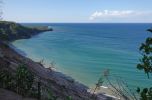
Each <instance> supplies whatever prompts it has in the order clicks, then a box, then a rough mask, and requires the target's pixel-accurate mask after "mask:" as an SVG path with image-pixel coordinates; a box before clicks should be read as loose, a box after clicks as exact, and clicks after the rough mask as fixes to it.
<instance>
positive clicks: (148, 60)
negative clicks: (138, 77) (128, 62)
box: [137, 29, 152, 100]
mask: <svg viewBox="0 0 152 100" xmlns="http://www.w3.org/2000/svg"><path fill="white" fill-rule="evenodd" d="M148 31H149V32H151V33H152V29H148ZM140 51H141V54H142V58H141V59H140V63H139V64H138V65H137V68H138V69H139V70H143V71H144V72H145V74H147V77H148V79H149V78H150V75H152V37H148V38H147V39H146V41H145V43H142V44H141V46H140ZM137 92H138V93H139V94H140V99H141V100H152V87H149V88H144V89H141V88H139V87H138V89H137Z"/></svg>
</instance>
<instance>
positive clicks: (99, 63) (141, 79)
mask: <svg viewBox="0 0 152 100" xmlns="http://www.w3.org/2000/svg"><path fill="white" fill-rule="evenodd" d="M26 25H49V26H51V27H52V28H53V29H54V31H52V32H44V33H42V34H39V35H37V36H34V37H33V38H31V39H23V40H17V41H15V42H13V44H14V45H15V46H16V47H17V48H19V49H20V50H22V51H24V52H25V53H26V56H28V57H30V58H32V59H34V60H36V61H40V60H41V59H44V61H45V63H46V65H48V64H49V63H50V62H52V61H54V62H55V67H56V69H57V70H59V71H62V72H63V73H65V74H67V75H70V76H72V77H73V78H74V79H76V80H77V81H80V82H81V83H84V84H86V85H88V86H93V85H94V84H95V83H96V81H97V80H98V78H99V76H100V75H101V72H102V71H103V70H104V69H110V73H111V75H113V74H114V75H117V76H121V77H122V78H123V79H124V80H125V81H127V83H128V84H129V85H130V86H134V87H137V86H147V85H151V84H152V81H150V80H148V79H147V77H146V75H145V74H144V72H143V71H139V70H137V69H136V65H137V63H138V62H139V58H140V54H139V50H138V48H139V46H140V44H141V43H142V42H144V40H145V38H146V37H148V36H150V35H151V34H150V33H148V32H147V31H146V29H148V28H151V27H152V24H26Z"/></svg>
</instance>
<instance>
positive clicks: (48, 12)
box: [2, 0, 152, 23]
mask: <svg viewBox="0 0 152 100" xmlns="http://www.w3.org/2000/svg"><path fill="white" fill-rule="evenodd" d="M151 4H152V0H3V5H2V9H3V19H4V20H7V21H16V22H27V23H28V22H37V23H40V22H45V23H152V6H151Z"/></svg>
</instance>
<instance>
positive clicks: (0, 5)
mask: <svg viewBox="0 0 152 100" xmlns="http://www.w3.org/2000/svg"><path fill="white" fill-rule="evenodd" d="M2 5H3V1H2V0H0V21H1V20H2V19H3V17H2V15H3V10H2Z"/></svg>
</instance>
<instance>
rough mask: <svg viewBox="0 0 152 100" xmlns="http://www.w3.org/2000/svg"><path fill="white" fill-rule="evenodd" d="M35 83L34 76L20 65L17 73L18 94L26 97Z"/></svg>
mask: <svg viewBox="0 0 152 100" xmlns="http://www.w3.org/2000/svg"><path fill="white" fill-rule="evenodd" d="M33 81H34V75H33V74H32V73H31V72H29V71H28V69H27V67H25V65H20V66H19V67H18V69H17V72H16V85H17V92H18V93H19V94H22V95H26V94H27V93H28V92H29V91H30V90H31V89H32V85H33Z"/></svg>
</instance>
